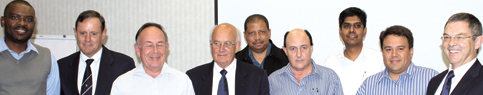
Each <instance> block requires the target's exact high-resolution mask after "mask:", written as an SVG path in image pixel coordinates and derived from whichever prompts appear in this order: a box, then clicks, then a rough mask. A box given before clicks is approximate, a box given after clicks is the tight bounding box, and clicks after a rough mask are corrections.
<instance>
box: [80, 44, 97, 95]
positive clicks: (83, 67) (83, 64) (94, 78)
mask: <svg viewBox="0 0 483 95" xmlns="http://www.w3.org/2000/svg"><path fill="white" fill-rule="evenodd" d="M101 55H102V48H101V50H99V51H98V52H97V53H96V54H94V56H92V58H89V57H87V56H86V55H85V54H84V53H82V52H80V57H79V69H78V72H77V89H78V91H79V94H80V92H81V88H82V81H83V80H84V72H85V71H86V65H87V63H86V60H87V59H94V61H92V63H91V74H92V89H91V90H92V95H94V94H95V92H96V86H97V75H99V65H100V62H101Z"/></svg>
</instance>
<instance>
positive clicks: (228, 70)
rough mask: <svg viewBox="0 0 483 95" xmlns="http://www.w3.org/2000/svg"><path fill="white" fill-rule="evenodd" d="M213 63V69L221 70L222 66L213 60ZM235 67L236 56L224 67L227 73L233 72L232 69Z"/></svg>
mask: <svg viewBox="0 0 483 95" xmlns="http://www.w3.org/2000/svg"><path fill="white" fill-rule="evenodd" d="M213 63H214V65H213V68H214V70H215V71H217V72H220V71H221V70H223V68H221V67H220V66H218V63H216V62H213ZM235 67H236V58H234V59H233V61H232V62H231V64H230V65H228V66H227V67H226V68H225V70H226V72H227V74H228V73H230V72H234V71H233V69H235Z"/></svg>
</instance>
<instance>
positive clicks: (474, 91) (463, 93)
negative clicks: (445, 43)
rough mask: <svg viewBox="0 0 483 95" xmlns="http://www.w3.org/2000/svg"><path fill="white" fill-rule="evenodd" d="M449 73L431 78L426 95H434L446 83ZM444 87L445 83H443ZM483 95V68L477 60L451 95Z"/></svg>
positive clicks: (446, 71) (445, 72)
mask: <svg viewBox="0 0 483 95" xmlns="http://www.w3.org/2000/svg"><path fill="white" fill-rule="evenodd" d="M447 73H448V70H445V71H443V72H441V73H439V74H438V75H436V76H434V77H433V78H431V80H430V81H429V83H428V89H427V93H426V95H434V93H436V90H437V89H438V87H439V84H440V83H441V82H444V81H443V80H444V79H443V78H444V76H446V74H447ZM443 85H444V83H443ZM481 94H483V66H481V63H480V61H478V59H476V61H475V63H474V64H473V65H472V66H471V67H470V68H469V69H468V71H466V74H465V75H463V77H462V78H461V80H460V82H459V83H458V84H457V85H456V87H455V88H454V89H453V92H452V93H450V95H481Z"/></svg>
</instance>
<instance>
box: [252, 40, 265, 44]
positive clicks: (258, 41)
mask: <svg viewBox="0 0 483 95" xmlns="http://www.w3.org/2000/svg"><path fill="white" fill-rule="evenodd" d="M264 42H265V41H262V40H260V39H256V40H255V41H253V42H252V44H255V43H264Z"/></svg>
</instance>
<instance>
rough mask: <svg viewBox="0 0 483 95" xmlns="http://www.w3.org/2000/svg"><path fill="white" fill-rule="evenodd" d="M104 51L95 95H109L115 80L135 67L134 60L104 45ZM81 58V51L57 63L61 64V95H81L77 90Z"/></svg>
mask: <svg viewBox="0 0 483 95" xmlns="http://www.w3.org/2000/svg"><path fill="white" fill-rule="evenodd" d="M102 49H103V50H102V55H101V61H100V63H99V72H98V75H97V85H96V92H95V95H109V93H111V87H112V83H113V82H114V80H116V78H117V77H118V76H120V75H121V74H124V73H125V72H127V71H129V70H131V69H133V68H134V67H135V66H134V60H133V59H132V58H131V57H129V56H127V55H124V54H121V53H118V52H114V51H111V50H109V49H107V48H106V47H104V45H103V46H102ZM79 57H80V51H78V52H75V53H74V54H71V55H69V56H67V57H64V58H62V59H59V60H58V61H57V63H58V64H59V73H60V74H59V76H60V85H61V95H79V90H78V88H77V72H78V69H79Z"/></svg>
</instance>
